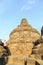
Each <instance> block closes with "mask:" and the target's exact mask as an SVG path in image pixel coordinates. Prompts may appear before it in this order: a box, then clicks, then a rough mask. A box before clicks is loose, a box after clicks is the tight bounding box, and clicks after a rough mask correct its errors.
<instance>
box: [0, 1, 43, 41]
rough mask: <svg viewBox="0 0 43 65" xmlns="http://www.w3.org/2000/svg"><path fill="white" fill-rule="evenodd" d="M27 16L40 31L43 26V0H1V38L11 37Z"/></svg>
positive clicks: (30, 22)
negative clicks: (12, 32) (11, 33)
mask: <svg viewBox="0 0 43 65" xmlns="http://www.w3.org/2000/svg"><path fill="white" fill-rule="evenodd" d="M22 18H26V19H27V20H28V23H29V24H31V25H32V27H34V28H36V29H37V30H38V31H39V32H40V30H41V27H42V26H43V0H0V39H2V40H7V39H9V34H10V32H11V31H12V30H13V29H14V28H16V27H17V25H19V24H20V22H21V19H22Z"/></svg>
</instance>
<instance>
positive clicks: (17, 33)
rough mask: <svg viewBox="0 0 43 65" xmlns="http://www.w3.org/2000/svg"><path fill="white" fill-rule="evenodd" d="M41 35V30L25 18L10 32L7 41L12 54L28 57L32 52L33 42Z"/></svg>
mask: <svg viewBox="0 0 43 65" xmlns="http://www.w3.org/2000/svg"><path fill="white" fill-rule="evenodd" d="M39 37H40V34H39V32H38V31H37V30H36V29H34V28H33V27H32V26H31V25H30V24H28V21H27V20H26V19H25V18H23V19H22V20H21V24H20V25H19V26H18V27H17V28H15V29H14V30H13V31H12V32H11V33H10V35H9V40H8V41H7V44H8V48H9V50H10V52H11V56H14V57H18V58H24V59H26V58H27V57H28V56H30V55H31V53H32V48H33V46H34V45H33V42H35V41H36V40H37V39H39Z"/></svg>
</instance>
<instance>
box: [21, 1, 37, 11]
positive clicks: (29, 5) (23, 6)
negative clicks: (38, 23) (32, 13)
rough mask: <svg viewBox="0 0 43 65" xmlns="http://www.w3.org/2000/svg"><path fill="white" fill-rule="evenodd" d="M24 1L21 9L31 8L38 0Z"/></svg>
mask: <svg viewBox="0 0 43 65" xmlns="http://www.w3.org/2000/svg"><path fill="white" fill-rule="evenodd" d="M24 3H25V4H23V5H22V7H21V11H24V10H30V9H31V8H32V7H33V6H34V5H35V3H36V0H24Z"/></svg>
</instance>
